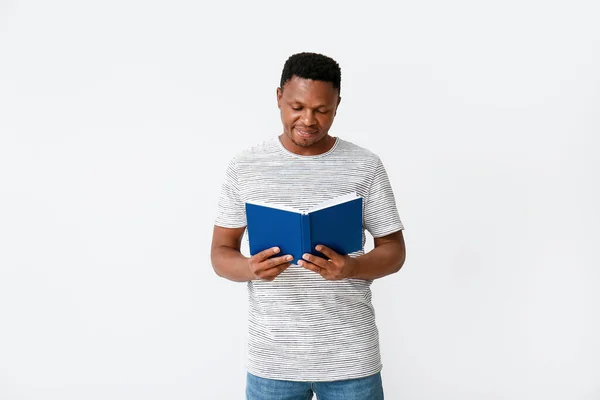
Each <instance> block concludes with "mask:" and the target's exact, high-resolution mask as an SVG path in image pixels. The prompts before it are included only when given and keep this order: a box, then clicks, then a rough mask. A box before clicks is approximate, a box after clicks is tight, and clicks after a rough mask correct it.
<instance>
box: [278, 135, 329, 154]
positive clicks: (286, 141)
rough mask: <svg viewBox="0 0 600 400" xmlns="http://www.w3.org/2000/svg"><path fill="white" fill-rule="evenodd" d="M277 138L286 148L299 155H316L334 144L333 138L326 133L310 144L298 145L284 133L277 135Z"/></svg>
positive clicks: (325, 151) (324, 151) (326, 150)
mask: <svg viewBox="0 0 600 400" xmlns="http://www.w3.org/2000/svg"><path fill="white" fill-rule="evenodd" d="M279 140H280V141H281V144H282V145H283V147H285V148H286V150H288V151H290V152H292V153H294V154H298V155H299V156H316V155H319V154H323V153H327V152H328V151H329V150H331V148H332V147H333V145H334V144H335V138H334V137H332V136H329V134H327V135H326V136H325V137H324V138H323V139H321V140H319V141H318V142H317V143H314V144H312V145H310V146H298V145H297V144H296V143H294V142H293V141H292V140H291V139H290V138H289V137H288V136H287V135H286V134H281V135H279Z"/></svg>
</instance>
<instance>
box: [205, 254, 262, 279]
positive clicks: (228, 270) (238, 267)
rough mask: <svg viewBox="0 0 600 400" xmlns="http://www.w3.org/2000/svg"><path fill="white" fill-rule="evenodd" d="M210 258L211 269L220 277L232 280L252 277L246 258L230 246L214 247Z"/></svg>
mask: <svg viewBox="0 0 600 400" xmlns="http://www.w3.org/2000/svg"><path fill="white" fill-rule="evenodd" d="M210 258H211V262H212V266H213V269H214V270H215V272H216V273H217V275H219V276H220V277H223V278H225V279H229V280H230V281H234V282H248V281H249V280H252V279H253V275H252V273H251V271H250V265H249V263H248V258H247V257H245V256H243V255H242V254H241V253H240V252H239V251H237V250H235V249H232V248H231V247H227V246H217V247H214V248H213V249H212V251H211V255H210Z"/></svg>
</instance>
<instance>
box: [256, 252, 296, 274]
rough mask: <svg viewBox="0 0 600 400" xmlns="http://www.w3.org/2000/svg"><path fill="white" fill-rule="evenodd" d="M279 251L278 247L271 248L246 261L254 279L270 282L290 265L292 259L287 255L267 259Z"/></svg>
mask: <svg viewBox="0 0 600 400" xmlns="http://www.w3.org/2000/svg"><path fill="white" fill-rule="evenodd" d="M279 251H280V249H279V248H278V247H272V248H270V249H266V250H263V251H261V252H260V253H257V254H255V255H253V256H252V257H250V258H249V259H248V265H249V269H250V273H251V274H252V275H254V277H255V279H261V280H263V281H272V280H273V279H275V278H276V277H277V276H278V275H279V274H281V273H282V272H283V271H284V270H285V269H286V268H287V267H289V266H290V265H292V263H291V262H290V261H292V260H293V259H294V258H293V257H292V256H291V255H289V254H288V255H285V256H281V257H273V258H269V257H272V256H273V255H275V254H277V253H279Z"/></svg>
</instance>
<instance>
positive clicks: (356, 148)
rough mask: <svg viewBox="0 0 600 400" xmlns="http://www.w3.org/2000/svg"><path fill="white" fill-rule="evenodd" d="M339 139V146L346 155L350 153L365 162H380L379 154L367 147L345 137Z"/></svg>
mask: <svg viewBox="0 0 600 400" xmlns="http://www.w3.org/2000/svg"><path fill="white" fill-rule="evenodd" d="M338 140H340V143H339V147H340V149H341V150H342V152H343V153H344V154H345V155H350V156H351V157H352V158H355V159H360V160H362V161H365V162H375V163H378V162H380V158H379V156H378V155H377V154H375V153H374V152H373V151H371V150H369V149H367V148H366V147H363V146H360V145H358V144H356V143H354V142H351V141H348V140H345V139H338Z"/></svg>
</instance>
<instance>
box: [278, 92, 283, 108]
mask: <svg viewBox="0 0 600 400" xmlns="http://www.w3.org/2000/svg"><path fill="white" fill-rule="evenodd" d="M281 97H283V89H281V88H277V107H278V108H279V109H280V110H281Z"/></svg>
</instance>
